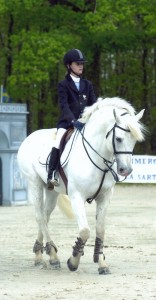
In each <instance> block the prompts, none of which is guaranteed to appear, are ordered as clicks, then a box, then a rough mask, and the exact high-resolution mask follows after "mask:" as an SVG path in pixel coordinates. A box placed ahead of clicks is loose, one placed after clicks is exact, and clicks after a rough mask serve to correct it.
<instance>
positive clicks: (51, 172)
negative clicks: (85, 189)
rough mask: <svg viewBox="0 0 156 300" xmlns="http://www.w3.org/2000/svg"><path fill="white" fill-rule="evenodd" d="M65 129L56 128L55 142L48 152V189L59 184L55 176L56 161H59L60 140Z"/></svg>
mask: <svg viewBox="0 0 156 300" xmlns="http://www.w3.org/2000/svg"><path fill="white" fill-rule="evenodd" d="M65 131H66V129H64V128H59V129H58V131H57V135H56V140H55V144H54V147H53V148H52V151H51V154H50V160H49V169H48V178H47V184H48V189H50V190H52V189H53V188H54V186H58V185H59V181H58V177H57V176H56V169H57V167H58V162H59V152H60V150H59V146H60V141H61V138H62V136H63V134H64V133H65Z"/></svg>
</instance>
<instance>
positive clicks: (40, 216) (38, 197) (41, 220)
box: [29, 176, 56, 265]
mask: <svg viewBox="0 0 156 300" xmlns="http://www.w3.org/2000/svg"><path fill="white" fill-rule="evenodd" d="M43 188H44V183H43V181H42V180H41V179H40V178H39V177H38V176H36V177H35V178H33V181H31V182H30V183H29V197H31V200H32V202H33V204H34V207H35V216H36V222H37V223H38V237H37V240H36V242H35V244H34V247H33V251H34V253H35V265H40V264H41V265H45V263H44V261H43V259H42V252H43V249H44V247H43V239H44V240H45V241H46V245H48V243H49V244H50V243H51V237H50V234H49V231H48V224H47V222H48V218H47V214H46V213H45V205H44V194H43ZM54 205H56V201H55V199H54Z"/></svg>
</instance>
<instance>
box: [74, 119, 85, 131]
mask: <svg viewBox="0 0 156 300" xmlns="http://www.w3.org/2000/svg"><path fill="white" fill-rule="evenodd" d="M72 125H73V126H74V127H75V128H76V129H78V130H81V129H82V128H83V126H84V125H85V124H84V123H81V122H80V121H78V120H73V121H72Z"/></svg>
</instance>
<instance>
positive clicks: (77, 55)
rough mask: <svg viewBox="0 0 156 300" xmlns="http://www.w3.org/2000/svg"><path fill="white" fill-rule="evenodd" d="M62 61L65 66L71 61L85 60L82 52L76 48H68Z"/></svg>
mask: <svg viewBox="0 0 156 300" xmlns="http://www.w3.org/2000/svg"><path fill="white" fill-rule="evenodd" d="M63 61H64V64H65V66H67V65H68V64H69V65H70V64H71V63H72V62H83V63H85V62H87V61H86V60H85V58H84V55H83V53H82V52H81V51H80V50H78V49H72V50H69V51H68V52H67V53H66V54H65V56H64V59H63Z"/></svg>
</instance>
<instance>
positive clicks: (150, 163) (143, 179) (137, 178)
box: [124, 155, 156, 183]
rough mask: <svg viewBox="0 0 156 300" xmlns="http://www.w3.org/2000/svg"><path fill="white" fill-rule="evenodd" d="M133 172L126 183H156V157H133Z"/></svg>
mask: <svg viewBox="0 0 156 300" xmlns="http://www.w3.org/2000/svg"><path fill="white" fill-rule="evenodd" d="M132 165H133V172H132V173H131V174H130V175H129V176H128V177H127V179H126V180H125V181H124V182H125V183H156V156H151V155H133V158H132Z"/></svg>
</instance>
